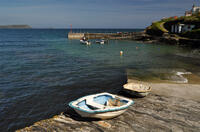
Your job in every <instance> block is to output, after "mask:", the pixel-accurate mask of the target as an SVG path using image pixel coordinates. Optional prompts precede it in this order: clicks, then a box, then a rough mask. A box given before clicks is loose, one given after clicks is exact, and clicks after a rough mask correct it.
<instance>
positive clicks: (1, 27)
mask: <svg viewBox="0 0 200 132" xmlns="http://www.w3.org/2000/svg"><path fill="white" fill-rule="evenodd" d="M30 28H32V27H31V26H29V25H0V29H30Z"/></svg>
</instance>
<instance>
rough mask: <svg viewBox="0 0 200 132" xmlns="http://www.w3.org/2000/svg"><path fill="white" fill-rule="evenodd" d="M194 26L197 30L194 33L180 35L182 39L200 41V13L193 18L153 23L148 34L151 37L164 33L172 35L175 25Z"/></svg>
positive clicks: (184, 17)
mask: <svg viewBox="0 0 200 132" xmlns="http://www.w3.org/2000/svg"><path fill="white" fill-rule="evenodd" d="M179 23H182V24H193V25H195V28H194V29H193V30H192V31H188V32H184V33H181V34H179V35H180V36H182V37H188V38H195V39H200V13H198V14H195V15H192V16H187V17H186V16H182V17H179V18H173V17H171V18H167V19H162V20H160V21H157V22H153V23H152V25H151V26H149V27H147V29H146V32H147V34H150V35H156V36H162V35H163V34H164V33H170V30H171V25H173V24H179Z"/></svg>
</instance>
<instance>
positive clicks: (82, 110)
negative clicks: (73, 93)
mask: <svg viewBox="0 0 200 132" xmlns="http://www.w3.org/2000/svg"><path fill="white" fill-rule="evenodd" d="M133 103H134V101H132V100H130V99H127V98H124V97H121V96H117V95H113V94H110V93H100V94H93V95H88V96H85V97H82V98H79V99H77V100H75V101H72V102H70V103H69V106H70V107H72V108H73V109H74V110H75V111H76V112H77V113H78V114H79V115H80V116H82V117H89V118H99V119H109V118H113V117H116V116H119V115H120V114H122V113H124V112H125V111H126V110H127V108H128V107H129V106H130V105H132V104H133Z"/></svg>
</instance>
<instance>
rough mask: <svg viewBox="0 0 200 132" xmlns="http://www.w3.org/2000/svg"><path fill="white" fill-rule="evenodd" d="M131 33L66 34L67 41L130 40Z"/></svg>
mask: <svg viewBox="0 0 200 132" xmlns="http://www.w3.org/2000/svg"><path fill="white" fill-rule="evenodd" d="M132 35H133V33H68V39H81V38H82V37H86V38H88V39H131V38H132Z"/></svg>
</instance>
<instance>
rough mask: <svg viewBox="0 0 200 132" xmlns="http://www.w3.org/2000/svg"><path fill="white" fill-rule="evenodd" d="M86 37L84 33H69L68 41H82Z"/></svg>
mask: <svg viewBox="0 0 200 132" xmlns="http://www.w3.org/2000/svg"><path fill="white" fill-rule="evenodd" d="M83 37H84V33H68V39H81V38H83Z"/></svg>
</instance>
